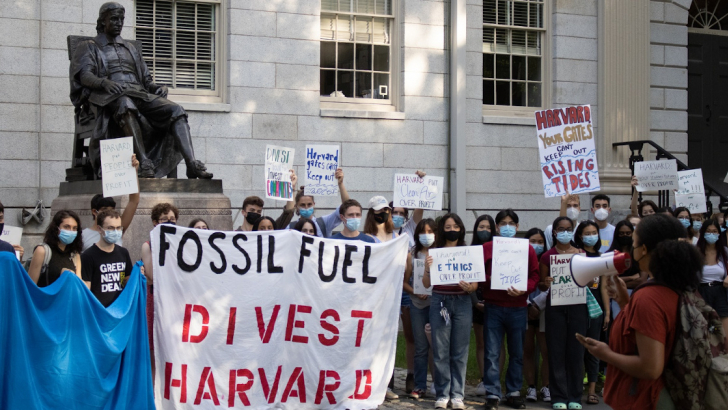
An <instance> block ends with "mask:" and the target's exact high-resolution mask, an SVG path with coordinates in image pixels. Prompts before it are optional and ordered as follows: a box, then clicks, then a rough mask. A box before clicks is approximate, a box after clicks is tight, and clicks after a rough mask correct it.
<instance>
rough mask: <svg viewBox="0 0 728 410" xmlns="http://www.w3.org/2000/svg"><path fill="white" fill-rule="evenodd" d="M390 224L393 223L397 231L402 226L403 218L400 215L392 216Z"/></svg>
mask: <svg viewBox="0 0 728 410" xmlns="http://www.w3.org/2000/svg"><path fill="white" fill-rule="evenodd" d="M392 222H394V227H395V228H397V229H399V228H401V227H402V225H404V216H402V215H394V216H393V217H392Z"/></svg>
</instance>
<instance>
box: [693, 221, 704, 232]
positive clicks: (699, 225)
mask: <svg viewBox="0 0 728 410" xmlns="http://www.w3.org/2000/svg"><path fill="white" fill-rule="evenodd" d="M702 227H703V222H702V221H693V229H695V230H696V231H699V230H700V228H702Z"/></svg>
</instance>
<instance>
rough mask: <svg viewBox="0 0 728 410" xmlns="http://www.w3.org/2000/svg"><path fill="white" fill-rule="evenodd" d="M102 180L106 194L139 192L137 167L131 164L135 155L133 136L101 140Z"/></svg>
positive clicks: (116, 194) (108, 195)
mask: <svg viewBox="0 0 728 410" xmlns="http://www.w3.org/2000/svg"><path fill="white" fill-rule="evenodd" d="M100 143H101V144H100V149H101V180H102V185H103V189H104V196H105V197H111V196H119V195H129V194H136V193H138V192H139V184H138V181H137V172H136V169H134V167H133V166H132V165H131V157H132V155H134V140H133V138H132V137H124V138H114V139H108V140H101V141H100Z"/></svg>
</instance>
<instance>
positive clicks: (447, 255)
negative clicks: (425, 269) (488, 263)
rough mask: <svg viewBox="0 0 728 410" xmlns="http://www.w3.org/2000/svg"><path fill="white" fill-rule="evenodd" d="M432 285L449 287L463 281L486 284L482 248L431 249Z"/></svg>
mask: <svg viewBox="0 0 728 410" xmlns="http://www.w3.org/2000/svg"><path fill="white" fill-rule="evenodd" d="M429 254H430V256H432V259H433V261H432V266H430V284H431V285H449V284H453V283H458V282H460V281H461V280H464V281H466V282H485V264H484V263H483V247H482V246H457V247H452V248H438V249H430V250H429Z"/></svg>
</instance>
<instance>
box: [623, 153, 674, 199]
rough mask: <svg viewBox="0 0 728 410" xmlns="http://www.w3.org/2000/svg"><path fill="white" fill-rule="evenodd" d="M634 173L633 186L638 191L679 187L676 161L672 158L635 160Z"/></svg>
mask: <svg viewBox="0 0 728 410" xmlns="http://www.w3.org/2000/svg"><path fill="white" fill-rule="evenodd" d="M634 175H635V176H636V177H637V186H636V187H635V188H636V189H637V191H639V192H646V191H660V190H663V189H666V190H673V189H678V188H679V186H678V182H677V162H675V160H674V159H669V160H666V161H642V162H635V163H634Z"/></svg>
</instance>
